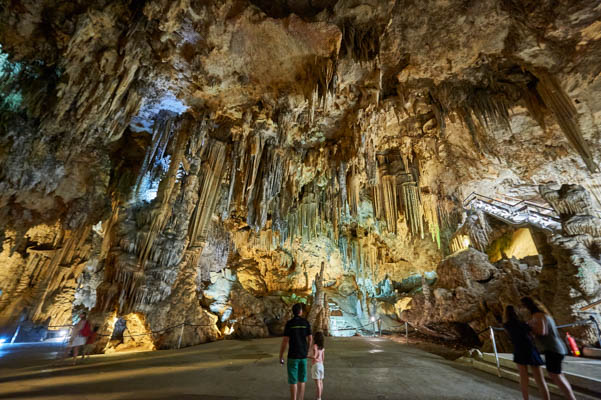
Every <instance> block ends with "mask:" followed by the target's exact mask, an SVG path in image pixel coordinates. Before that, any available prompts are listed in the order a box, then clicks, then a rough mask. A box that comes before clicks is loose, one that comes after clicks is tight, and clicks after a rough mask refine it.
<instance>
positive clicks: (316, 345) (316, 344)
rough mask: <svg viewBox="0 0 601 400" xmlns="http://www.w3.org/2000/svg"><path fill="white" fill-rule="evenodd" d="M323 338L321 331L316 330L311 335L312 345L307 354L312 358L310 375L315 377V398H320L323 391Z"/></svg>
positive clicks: (319, 399) (318, 399)
mask: <svg viewBox="0 0 601 400" xmlns="http://www.w3.org/2000/svg"><path fill="white" fill-rule="evenodd" d="M324 340H325V338H324V336H323V332H316V333H315V335H313V346H312V347H311V354H310V355H309V358H310V359H312V360H313V365H312V366H311V377H312V378H313V379H315V386H316V390H317V400H321V393H322V392H323V376H324V373H323V357H324V353H325V349H324Z"/></svg>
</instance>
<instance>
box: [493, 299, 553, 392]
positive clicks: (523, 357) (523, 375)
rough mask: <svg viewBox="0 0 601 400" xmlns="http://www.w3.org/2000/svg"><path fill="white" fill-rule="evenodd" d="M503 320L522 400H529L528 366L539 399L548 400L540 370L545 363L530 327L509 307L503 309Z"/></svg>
mask: <svg viewBox="0 0 601 400" xmlns="http://www.w3.org/2000/svg"><path fill="white" fill-rule="evenodd" d="M503 319H504V321H503V322H504V323H503V327H504V328H505V331H506V332H507V334H508V335H509V338H510V340H511V343H512V344H513V362H515V363H516V364H517V365H518V369H519V371H520V389H521V390H522V397H523V398H524V400H528V398H529V395H528V384H529V378H528V366H530V369H531V370H532V376H533V377H534V380H535V381H536V385H537V386H538V390H539V391H540V394H541V397H542V398H543V399H544V400H549V399H550V397H549V389H548V388H547V384H546V383H545V378H544V375H543V370H542V368H541V365H544V364H545V363H544V361H543V359H542V358H541V356H540V353H539V352H538V350H537V348H536V346H535V345H534V339H533V337H532V333H531V328H530V326H529V325H528V324H527V323H525V322H524V321H522V319H521V318H520V317H519V316H518V314H517V312H516V311H515V308H514V307H513V306H511V305H509V306H507V307H505V315H504V318H503Z"/></svg>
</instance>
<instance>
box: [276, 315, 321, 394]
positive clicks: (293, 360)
mask: <svg viewBox="0 0 601 400" xmlns="http://www.w3.org/2000/svg"><path fill="white" fill-rule="evenodd" d="M292 314H294V317H293V318H292V319H291V320H290V321H288V322H287V323H286V328H285V329H284V338H283V339H282V345H281V346H280V364H281V365H284V351H285V350H286V347H288V362H287V370H288V383H289V384H290V399H292V400H303V399H304V397H305V382H307V354H308V352H309V348H310V347H311V342H312V340H313V338H312V336H311V325H310V324H309V321H307V320H306V319H304V318H303V317H302V315H303V305H302V304H300V303H297V304H295V305H294V306H292Z"/></svg>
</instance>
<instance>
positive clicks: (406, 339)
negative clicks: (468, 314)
mask: <svg viewBox="0 0 601 400" xmlns="http://www.w3.org/2000/svg"><path fill="white" fill-rule="evenodd" d="M405 342H409V324H408V323H407V321H405Z"/></svg>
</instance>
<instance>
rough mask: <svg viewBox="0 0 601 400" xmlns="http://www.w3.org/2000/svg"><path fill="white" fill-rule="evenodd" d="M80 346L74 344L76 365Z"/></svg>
mask: <svg viewBox="0 0 601 400" xmlns="http://www.w3.org/2000/svg"><path fill="white" fill-rule="evenodd" d="M79 347H80V346H73V365H75V362H76V361H77V355H78V354H79Z"/></svg>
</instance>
